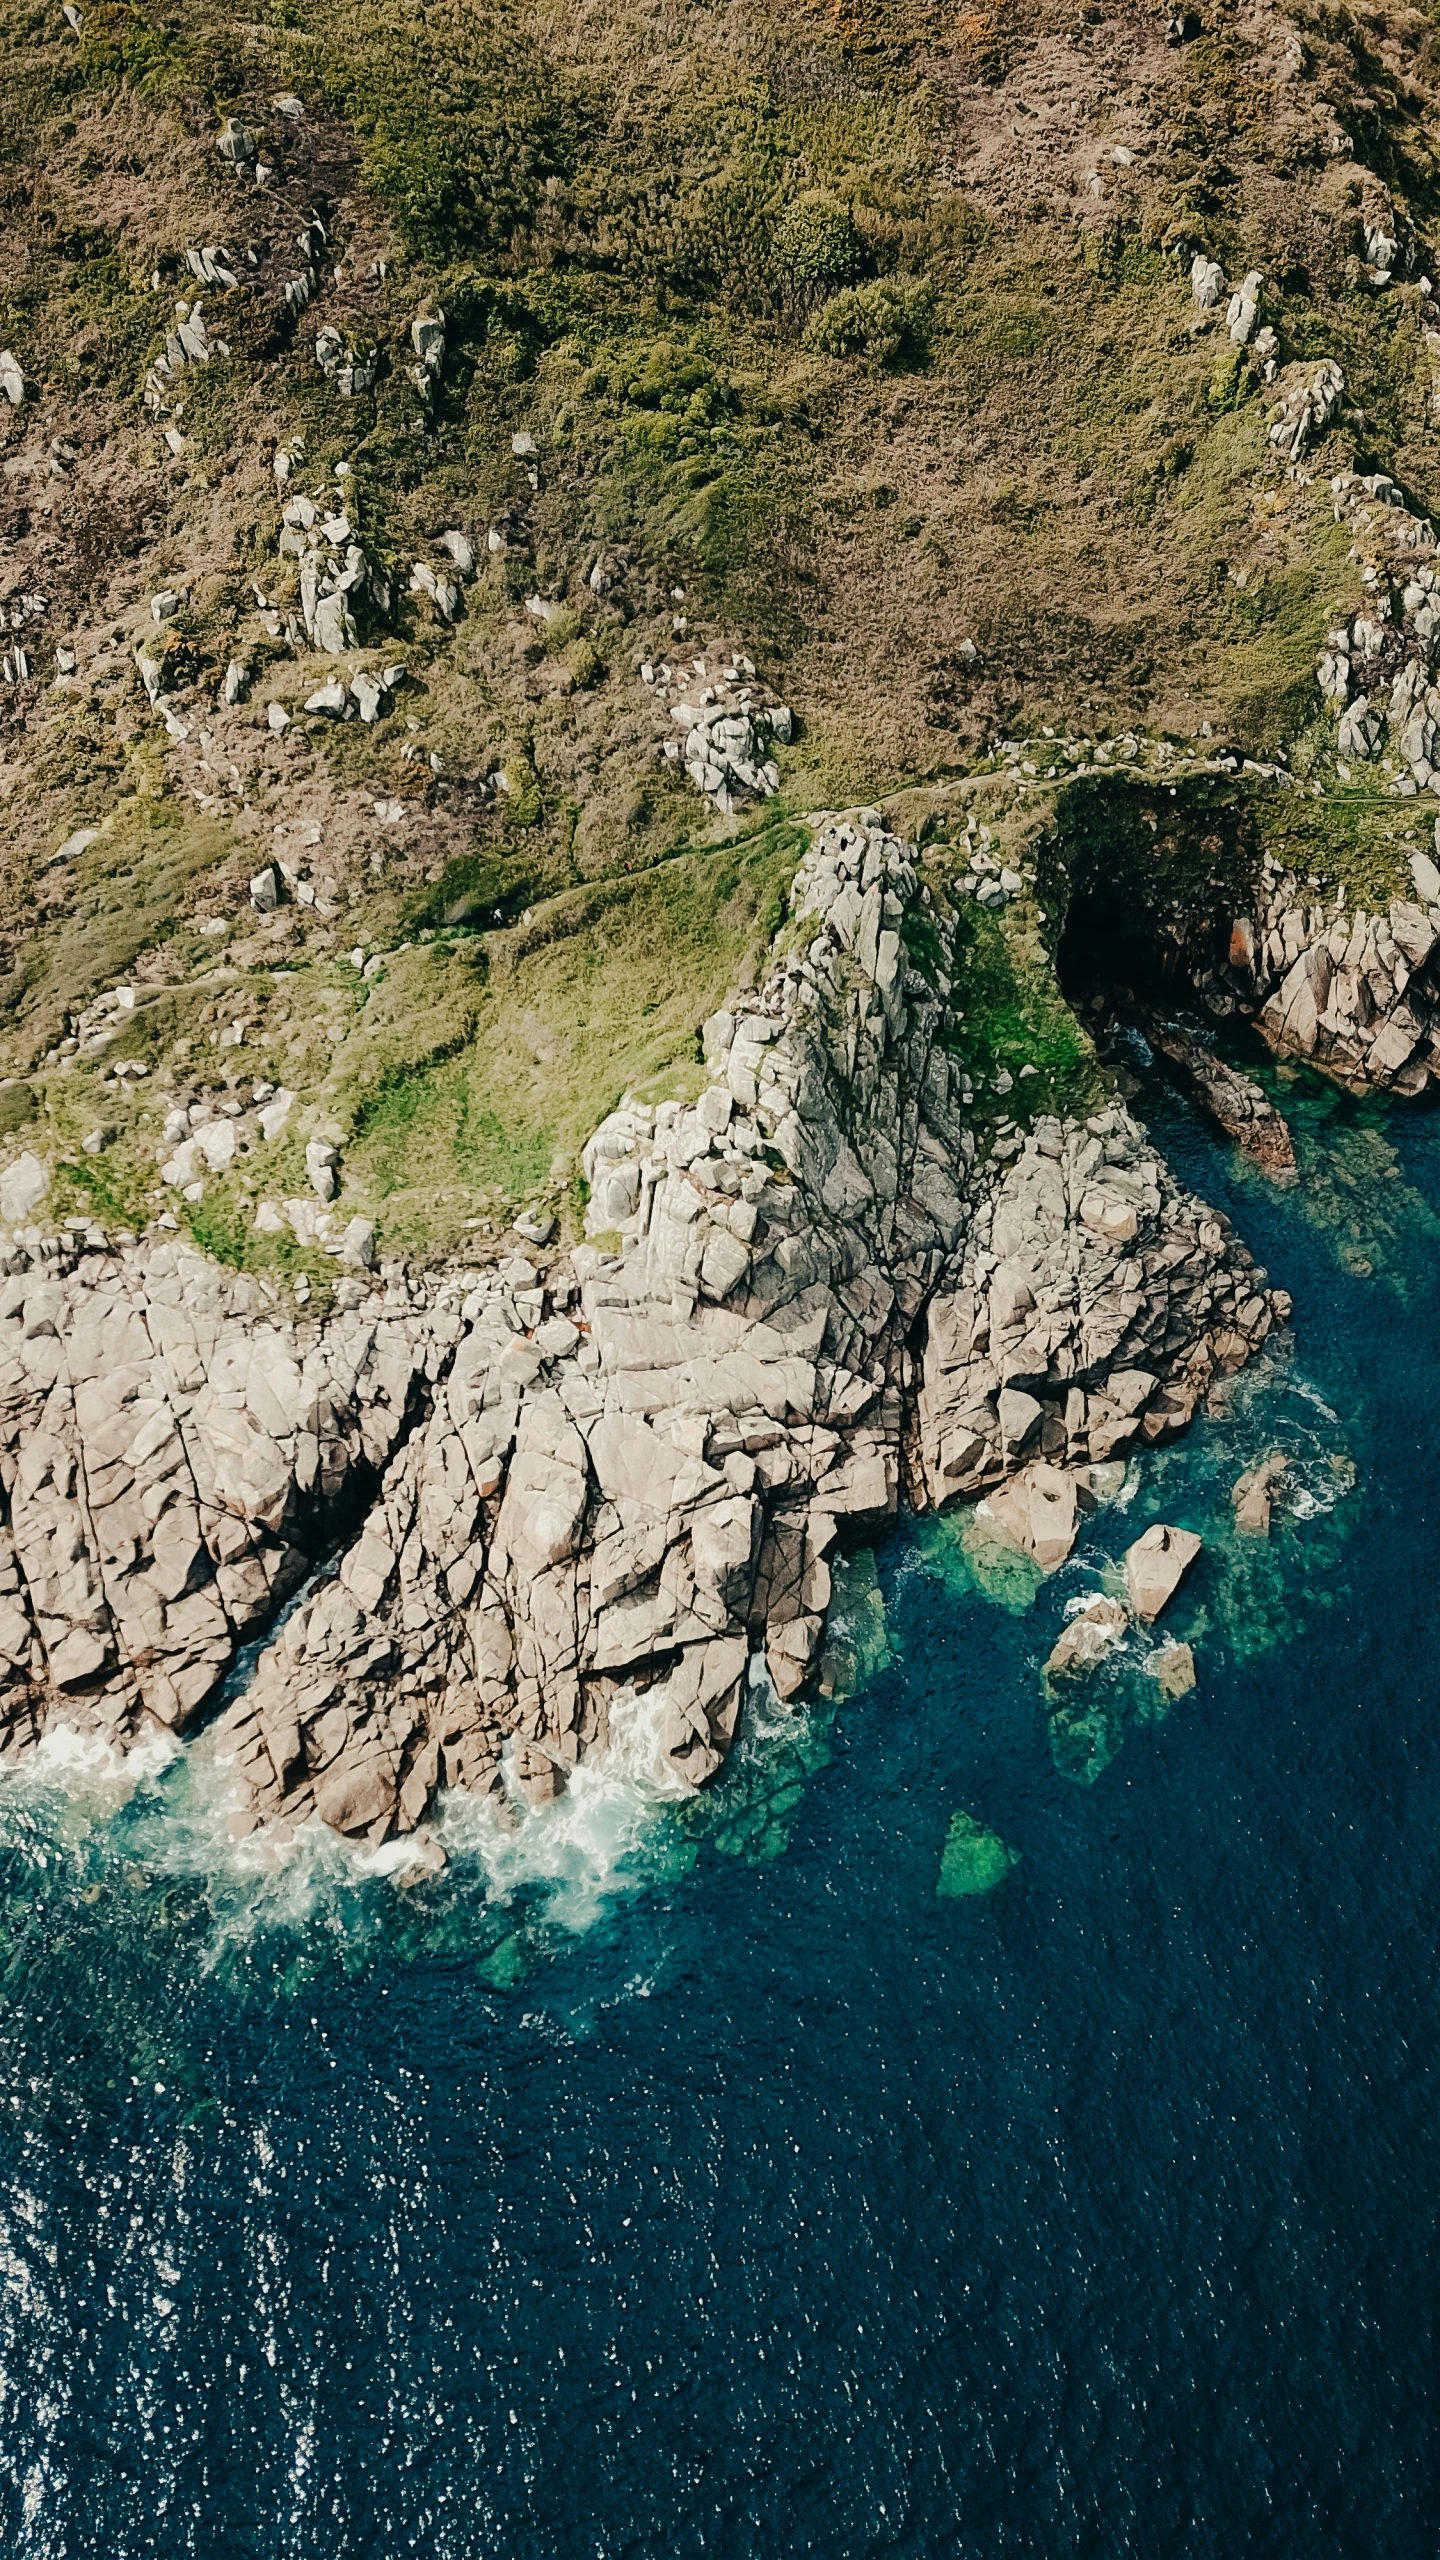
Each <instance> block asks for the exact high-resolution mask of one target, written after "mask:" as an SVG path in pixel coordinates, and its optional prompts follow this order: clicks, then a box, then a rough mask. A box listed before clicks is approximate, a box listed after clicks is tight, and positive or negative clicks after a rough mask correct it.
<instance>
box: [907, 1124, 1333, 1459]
mask: <svg viewBox="0 0 1440 2560" xmlns="http://www.w3.org/2000/svg"><path fill="white" fill-rule="evenodd" d="M1288 1314H1289V1301H1288V1299H1287V1298H1285V1296H1284V1294H1283V1292H1277V1291H1271V1290H1269V1289H1267V1288H1266V1286H1265V1274H1264V1273H1263V1272H1261V1271H1257V1269H1256V1267H1255V1264H1254V1261H1253V1259H1252V1257H1251V1255H1250V1254H1249V1253H1248V1252H1247V1251H1246V1249H1245V1247H1244V1246H1243V1245H1242V1244H1240V1243H1239V1242H1238V1241H1237V1239H1236V1238H1235V1237H1234V1236H1233V1235H1232V1233H1231V1231H1230V1228H1229V1225H1228V1223H1227V1222H1226V1221H1225V1220H1224V1219H1223V1218H1220V1217H1218V1216H1217V1215H1216V1213H1215V1212H1214V1211H1213V1210H1212V1209H1208V1208H1207V1207H1206V1206H1205V1204H1204V1203H1203V1201H1200V1200H1197V1199H1195V1198H1194V1197H1193V1196H1192V1195H1191V1194H1190V1193H1188V1192H1186V1191H1183V1190H1182V1189H1181V1188H1180V1186H1179V1184H1178V1183H1177V1182H1176V1181H1175V1179H1174V1176H1173V1175H1172V1174H1171V1172H1170V1171H1169V1168H1168V1167H1167V1166H1166V1165H1165V1164H1164V1163H1163V1162H1162V1161H1161V1159H1160V1158H1159V1157H1157V1155H1156V1154H1155V1151H1154V1149H1153V1148H1152V1146H1151V1144H1150V1141H1149V1139H1148V1138H1147V1137H1146V1135H1145V1133H1144V1131H1143V1130H1142V1129H1140V1128H1139V1127H1138V1126H1137V1124H1136V1122H1135V1121H1134V1120H1132V1119H1131V1117H1130V1115H1129V1113H1128V1112H1127V1111H1125V1110H1124V1109H1123V1108H1122V1107H1121V1106H1120V1105H1118V1104H1115V1105H1112V1106H1111V1107H1110V1108H1109V1109H1108V1110H1105V1111H1102V1112H1098V1113H1096V1114H1095V1115H1094V1117H1093V1118H1091V1119H1089V1120H1087V1121H1084V1122H1082V1123H1080V1124H1079V1125H1078V1126H1070V1127H1066V1126H1064V1125H1063V1124H1062V1123H1061V1122H1060V1121H1059V1120H1055V1119H1050V1120H1045V1119H1042V1120H1040V1121H1038V1122H1037V1124H1036V1126H1035V1128H1034V1129H1033V1130H1032V1132H1031V1133H1030V1135H1029V1136H1028V1137H1027V1138H1026V1140H1025V1142H1024V1144H1023V1146H1022V1147H1021V1149H1020V1152H1019V1154H1018V1155H1017V1156H1016V1157H1015V1159H1014V1161H1013V1162H1012V1163H1011V1164H1009V1165H1007V1166H1003V1167H1002V1166H998V1165H992V1166H989V1167H987V1168H986V1169H985V1171H984V1172H983V1173H980V1174H978V1175H977V1176H976V1178H975V1180H974V1183H973V1186H972V1198H971V1205H970V1214H969V1218H968V1220H967V1224H966V1230H965V1236H964V1241H963V1244H962V1246H961V1248H960V1251H959V1253H958V1255H957V1256H956V1257H955V1263H954V1266H953V1267H952V1269H951V1270H950V1271H948V1272H947V1273H946V1276H945V1280H944V1282H943V1284H942V1286H941V1288H940V1289H939V1290H938V1291H937V1293H936V1295H935V1297H934V1299H933V1300H932V1302H931V1306H930V1310H929V1324H928V1328H927V1337H926V1343H925V1350H924V1359H923V1376H922V1383H921V1388H920V1395H919V1403H918V1411H917V1422H918V1437H919V1449H920V1465H921V1468H922V1469H923V1475H924V1482H925V1486H926V1489H927V1491H928V1493H929V1496H930V1499H931V1501H932V1502H936V1503H940V1502H945V1501H948V1500H951V1499H953V1498H954V1497H955V1496H956V1495H957V1494H977V1493H984V1492H986V1491H987V1490H988V1489H989V1488H990V1487H991V1486H993V1485H997V1484H999V1483H1001V1482H1002V1481H1003V1480H1004V1479H1005V1478H1006V1477H1007V1476H1009V1475H1011V1474H1013V1473H1014V1472H1015V1470H1016V1469H1017V1468H1021V1467H1024V1466H1025V1465H1026V1464H1027V1462H1029V1461H1030V1460H1033V1459H1036V1458H1042V1459H1047V1460H1049V1461H1050V1463H1051V1464H1052V1466H1055V1467H1057V1468H1064V1467H1071V1466H1077V1465H1081V1464H1087V1463H1096V1462H1102V1461H1104V1460H1106V1459H1110V1458H1113V1457H1115V1456H1117V1455H1119V1454H1123V1453H1124V1452H1126V1451H1127V1450H1129V1449H1131V1448H1132V1447H1135V1446H1137V1445H1139V1446H1145V1445H1147V1444H1148V1445H1152V1446H1153V1445H1155V1444H1158V1443H1160V1442H1163V1441H1165V1440H1168V1439H1172V1438H1173V1437H1174V1436H1175V1434H1176V1433H1177V1432H1178V1431H1181V1430H1183V1429H1184V1427H1185V1425H1186V1424H1187V1423H1188V1422H1189V1420H1190V1418H1191V1416H1192V1414H1193V1413H1194V1410H1195V1407H1196V1405H1197V1403H1198V1402H1199V1400H1200V1398H1201V1397H1202V1396H1203V1395H1204V1393H1205V1392H1206V1389H1207V1388H1208V1387H1209V1385H1210V1384H1211V1381H1212V1380H1213V1379H1214V1378H1215V1377H1216V1376H1218V1375H1223V1374H1225V1373H1226V1372H1228V1371H1231V1370H1234V1369H1238V1368H1239V1367H1240V1366H1241V1365H1242V1363H1243V1362H1244V1361H1245V1360H1247V1359H1248V1358H1249V1357H1250V1355H1251V1353H1252V1352H1253V1351H1255V1350H1256V1349H1257V1348H1258V1346H1259V1345H1260V1344H1261V1343H1262V1342H1263V1341H1264V1340H1265V1337H1266V1335H1267V1334H1268V1333H1269V1332H1270V1330H1271V1328H1272V1326H1273V1325H1274V1324H1275V1323H1276V1322H1277V1320H1282V1319H1283V1318H1284V1317H1285V1316H1287V1315H1288Z"/></svg>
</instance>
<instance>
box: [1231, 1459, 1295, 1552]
mask: <svg viewBox="0 0 1440 2560" xmlns="http://www.w3.org/2000/svg"><path fill="white" fill-rule="evenodd" d="M1285 1469H1286V1460H1285V1457H1284V1454H1283V1452H1281V1451H1278V1450H1277V1451H1272V1453H1271V1455H1270V1456H1269V1457H1268V1458H1262V1459H1261V1460H1260V1463H1259V1465H1258V1466H1254V1467H1247V1468H1246V1470H1245V1473H1244V1475H1243V1476H1241V1477H1240V1478H1239V1479H1238V1481H1237V1482H1236V1483H1235V1484H1234V1485H1233V1486H1232V1487H1231V1492H1230V1499H1231V1501H1232V1503H1233V1504H1234V1506H1235V1526H1236V1528H1237V1529H1244V1530H1248V1531H1249V1532H1250V1533H1251V1534H1252V1535H1253V1536H1255V1537H1260V1538H1268V1537H1269V1535H1270V1513H1271V1509H1272V1507H1273V1499H1274V1490H1275V1487H1276V1485H1277V1484H1279V1482H1280V1481H1281V1479H1282V1477H1283V1476H1284V1474H1285Z"/></svg>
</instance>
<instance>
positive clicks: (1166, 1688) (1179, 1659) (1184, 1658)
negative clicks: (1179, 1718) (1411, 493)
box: [1146, 1644, 1195, 1700]
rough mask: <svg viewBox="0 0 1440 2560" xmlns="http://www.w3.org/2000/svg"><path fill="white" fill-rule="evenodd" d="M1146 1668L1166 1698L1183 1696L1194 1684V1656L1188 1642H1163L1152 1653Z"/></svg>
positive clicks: (1186, 1695) (1187, 1693) (1186, 1694)
mask: <svg viewBox="0 0 1440 2560" xmlns="http://www.w3.org/2000/svg"><path fill="white" fill-rule="evenodd" d="M1146 1668H1147V1669H1148V1670H1149V1671H1150V1672H1151V1673H1152V1674H1153V1676H1154V1678H1155V1679H1156V1680H1158V1682H1159V1684H1160V1687H1161V1690H1162V1691H1163V1693H1164V1695H1165V1696H1166V1697H1167V1698H1170V1699H1172V1700H1173V1699H1175V1698H1185V1697H1188V1696H1189V1694H1190V1691H1191V1690H1192V1689H1193V1688H1194V1686H1195V1656H1194V1654H1193V1653H1192V1652H1191V1650H1190V1647H1189V1645H1188V1644H1165V1645H1162V1646H1161V1647H1160V1650H1159V1652H1158V1653H1152V1654H1151V1656H1150V1660H1149V1662H1148V1664H1147V1666H1146Z"/></svg>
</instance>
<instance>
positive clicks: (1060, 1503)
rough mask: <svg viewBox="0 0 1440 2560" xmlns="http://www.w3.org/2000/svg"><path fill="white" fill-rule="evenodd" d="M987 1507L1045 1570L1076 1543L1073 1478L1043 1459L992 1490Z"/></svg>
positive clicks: (1051, 1568) (1054, 1565)
mask: <svg viewBox="0 0 1440 2560" xmlns="http://www.w3.org/2000/svg"><path fill="white" fill-rule="evenodd" d="M1037 1410H1038V1408H1037ZM986 1508H987V1509H988V1511H989V1513H990V1516H991V1518H992V1519H993V1520H994V1521H995V1523H996V1525H997V1527H999V1528H1001V1529H1003V1530H1004V1531H1005V1534H1006V1536H1007V1537H1011V1538H1013V1539H1014V1541H1015V1544H1016V1545H1017V1547H1023V1548H1024V1550H1025V1552H1026V1554H1027V1555H1031V1556H1033V1557H1034V1558H1035V1561H1036V1563H1037V1564H1038V1565H1039V1566H1040V1567H1041V1568H1042V1570H1043V1571H1044V1572H1046V1573H1054V1572H1055V1571H1056V1569H1057V1567H1058V1566H1060V1565H1062V1564H1063V1563H1064V1562H1065V1559H1066V1557H1067V1556H1068V1555H1069V1553H1070V1550H1071V1548H1072V1547H1073V1546H1074V1544H1075V1530H1076V1507H1075V1480H1074V1477H1073V1476H1070V1475H1067V1474H1066V1473H1065V1471H1064V1469H1063V1468H1061V1467H1052V1466H1047V1465H1046V1463H1045V1461H1044V1459H1038V1460H1036V1461H1035V1462H1034V1463H1033V1464H1032V1465H1030V1466H1028V1467H1025V1468H1023V1469H1022V1471H1021V1473H1020V1474H1019V1475H1018V1476H1016V1477H1014V1478H1013V1480H1012V1481H1011V1482H1010V1483H1009V1484H1007V1485H1004V1486H1002V1488H1001V1489H1000V1491H999V1492H998V1493H992V1494H991V1496H990V1498H989V1501H988V1503H987V1505H986Z"/></svg>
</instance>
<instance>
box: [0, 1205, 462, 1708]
mask: <svg viewBox="0 0 1440 2560" xmlns="http://www.w3.org/2000/svg"><path fill="white" fill-rule="evenodd" d="M11 1258H12V1260H14V1259H19V1260H21V1261H22V1262H23V1263H24V1264H25V1266H26V1267H23V1268H20V1269H17V1270H14V1271H12V1273H11V1275H10V1276H9V1278H8V1279H6V1280H5V1281H4V1283H3V1286H0V1483H3V1486H4V1491H5V1498H6V1508H7V1513H8V1526H7V1531H6V1534H5V1538H4V1541H3V1549H0V1589H3V1591H4V1595H5V1596H4V1606H3V1610H0V1645H3V1648H4V1655H5V1675H4V1688H3V1691H0V1724H3V1733H4V1741H3V1742H0V1749H3V1748H6V1747H10V1746H13V1745H14V1744H15V1743H17V1742H21V1741H24V1740H28V1739H30V1738H31V1737H32V1736H33V1734H34V1733H35V1732H36V1731H38V1730H39V1729H40V1727H41V1726H42V1725H43V1723H44V1722H45V1721H46V1720H47V1719H49V1718H52V1717H56V1716H60V1717H63V1720H64V1721H66V1722H67V1723H71V1724H76V1725H79V1726H81V1727H82V1728H85V1729H87V1730H93V1731H96V1732H99V1733H101V1734H103V1735H105V1736H107V1737H109V1738H110V1739H112V1740H114V1741H116V1742H118V1743H121V1744H124V1743H127V1742H130V1741H132V1740H134V1739H135V1738H136V1736H137V1734H138V1733H139V1732H140V1731H141V1730H142V1729H143V1728H144V1726H145V1724H146V1722H147V1721H148V1720H149V1719H152V1718H153V1719H154V1720H156V1721H158V1722H159V1723H160V1724H162V1725H165V1726H167V1727H169V1728H171V1729H172V1730H176V1731H178V1730H182V1729H184V1728H185V1727H186V1726H187V1725H189V1724H191V1723H192V1722H193V1721H194V1720H195V1718H196V1716H197V1715H198V1714H199V1712H200V1710H201V1709H202V1708H203V1707H204V1706H205V1704H206V1702H207V1701H208V1700H209V1698H210V1697H211V1696H212V1695H213V1693H214V1691H215V1689H216V1687H217V1685H218V1683H219V1682H220V1681H221V1680H222V1679H223V1677H224V1675H225V1673H226V1671H227V1670H228V1669H229V1667H230V1664H231V1662H232V1661H233V1659H234V1654H235V1650H236V1647H237V1645H238V1644H239V1643H240V1642H242V1641H243V1640H244V1639H245V1637H246V1636H247V1635H253V1634H254V1633H255V1632H256V1631H257V1630H258V1628H260V1627H261V1626H263V1625H264V1624H265V1622H266V1621H267V1619H268V1618H269V1617H270V1616H271V1615H272V1613H273V1611H274V1610H275V1608H276V1606H277V1605H278V1604H279V1602H280V1601H281V1600H283V1598H284V1597H285V1596H286V1594H287V1593H288V1592H289V1591H292V1590H293V1589H294V1588H295V1587H296V1585H297V1583H298V1582H299V1581H300V1580H301V1579H303V1577H304V1575H305V1573H306V1572H307V1571H308V1570H309V1567H310V1564H311V1562H312V1560H313V1557H314V1555H315V1554H318V1553H319V1552H321V1551H322V1550H323V1547H324V1545H325V1544H326V1543H327V1542H328V1541H329V1540H330V1539H331V1538H332V1537H333V1535H334V1529H335V1524H336V1521H337V1519H338V1518H342V1517H343V1510H344V1503H345V1500H346V1496H347V1493H350V1492H352V1491H355V1492H358V1490H359V1489H360V1487H361V1486H362V1485H364V1484H367V1483H369V1482H372V1481H373V1480H374V1478H375V1476H376V1475H377V1474H378V1472H379V1470H381V1469H382V1468H383V1467H384V1465H385V1463H386V1460H387V1459H388V1458H389V1456H390V1453H391V1451H392V1450H393V1448H394V1447H395V1445H396V1442H397V1440H398V1439H399V1437H400V1435H401V1433H402V1431H403V1430H404V1428H405V1426H406V1421H407V1417H408V1415H409V1413H410V1411H411V1407H412V1400H413V1398H414V1396H415V1394H416V1391H417V1388H418V1387H419V1385H420V1384H421V1382H422V1379H423V1375H424V1368H425V1362H426V1359H427V1357H433V1350H434V1344H433V1339H432V1336H431V1333H430V1330H429V1328H428V1326H427V1325H425V1324H423V1323H417V1321H416V1318H415V1315H414V1312H413V1311H412V1310H411V1308H410V1307H409V1305H408V1302H406V1303H403V1304H396V1303H394V1302H393V1293H392V1302H391V1303H388V1304H387V1303H386V1302H385V1301H383V1300H379V1301H377V1302H376V1303H375V1304H374V1305H373V1307H372V1308H370V1309H368V1310H367V1311H366V1312H365V1313H364V1314H359V1313H352V1314H346V1315H340V1316H337V1317H336V1318H335V1319H334V1320H333V1321H332V1323H331V1324H330V1325H329V1326H328V1327H327V1328H326V1329H325V1331H324V1333H323V1335H321V1334H315V1333H312V1334H311V1335H310V1337H309V1338H308V1339H307V1340H306V1341H305V1342H304V1343H302V1342H301V1341H300V1340H299V1339H298V1338H297V1335H296V1332H295V1329H294V1327H293V1325H292V1324H288V1323H286V1322H285V1320H284V1319H283V1318H281V1317H279V1316H278V1315H277V1314H275V1313H274V1312H273V1311H272V1309H271V1307H270V1306H269V1305H268V1303H267V1300H266V1297H265V1294H264V1292H263V1291H262V1290H261V1289H260V1287H259V1285H258V1284H257V1283H255V1282H252V1281H245V1280H236V1279H234V1278H232V1277H231V1276H229V1275H227V1274H225V1273H223V1272H221V1271H219V1270H217V1269H216V1268H215V1267H214V1266H213V1265H212V1264H210V1263H207V1262H206V1261H204V1260H203V1259H202V1257H201V1256H200V1255H198V1254H196V1253H193V1252H191V1251H188V1250H187V1249H185V1248H184V1247H182V1246H180V1245H177V1244H171V1243H168V1242H165V1243H160V1244H157V1245H155V1246H151V1247H141V1248H139V1249H137V1250H135V1251H133V1252H131V1253H128V1254H126V1255H124V1256H113V1255H110V1254H108V1253H84V1254H80V1255H67V1254H64V1253H61V1252H58V1251H53V1250H52V1252H51V1253H50V1254H49V1255H48V1256H47V1255H37V1257H36V1258H35V1260H34V1261H33V1262H32V1261H30V1260H29V1258H28V1256H25V1255H24V1254H23V1253H20V1254H18V1255H12V1257H11Z"/></svg>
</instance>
